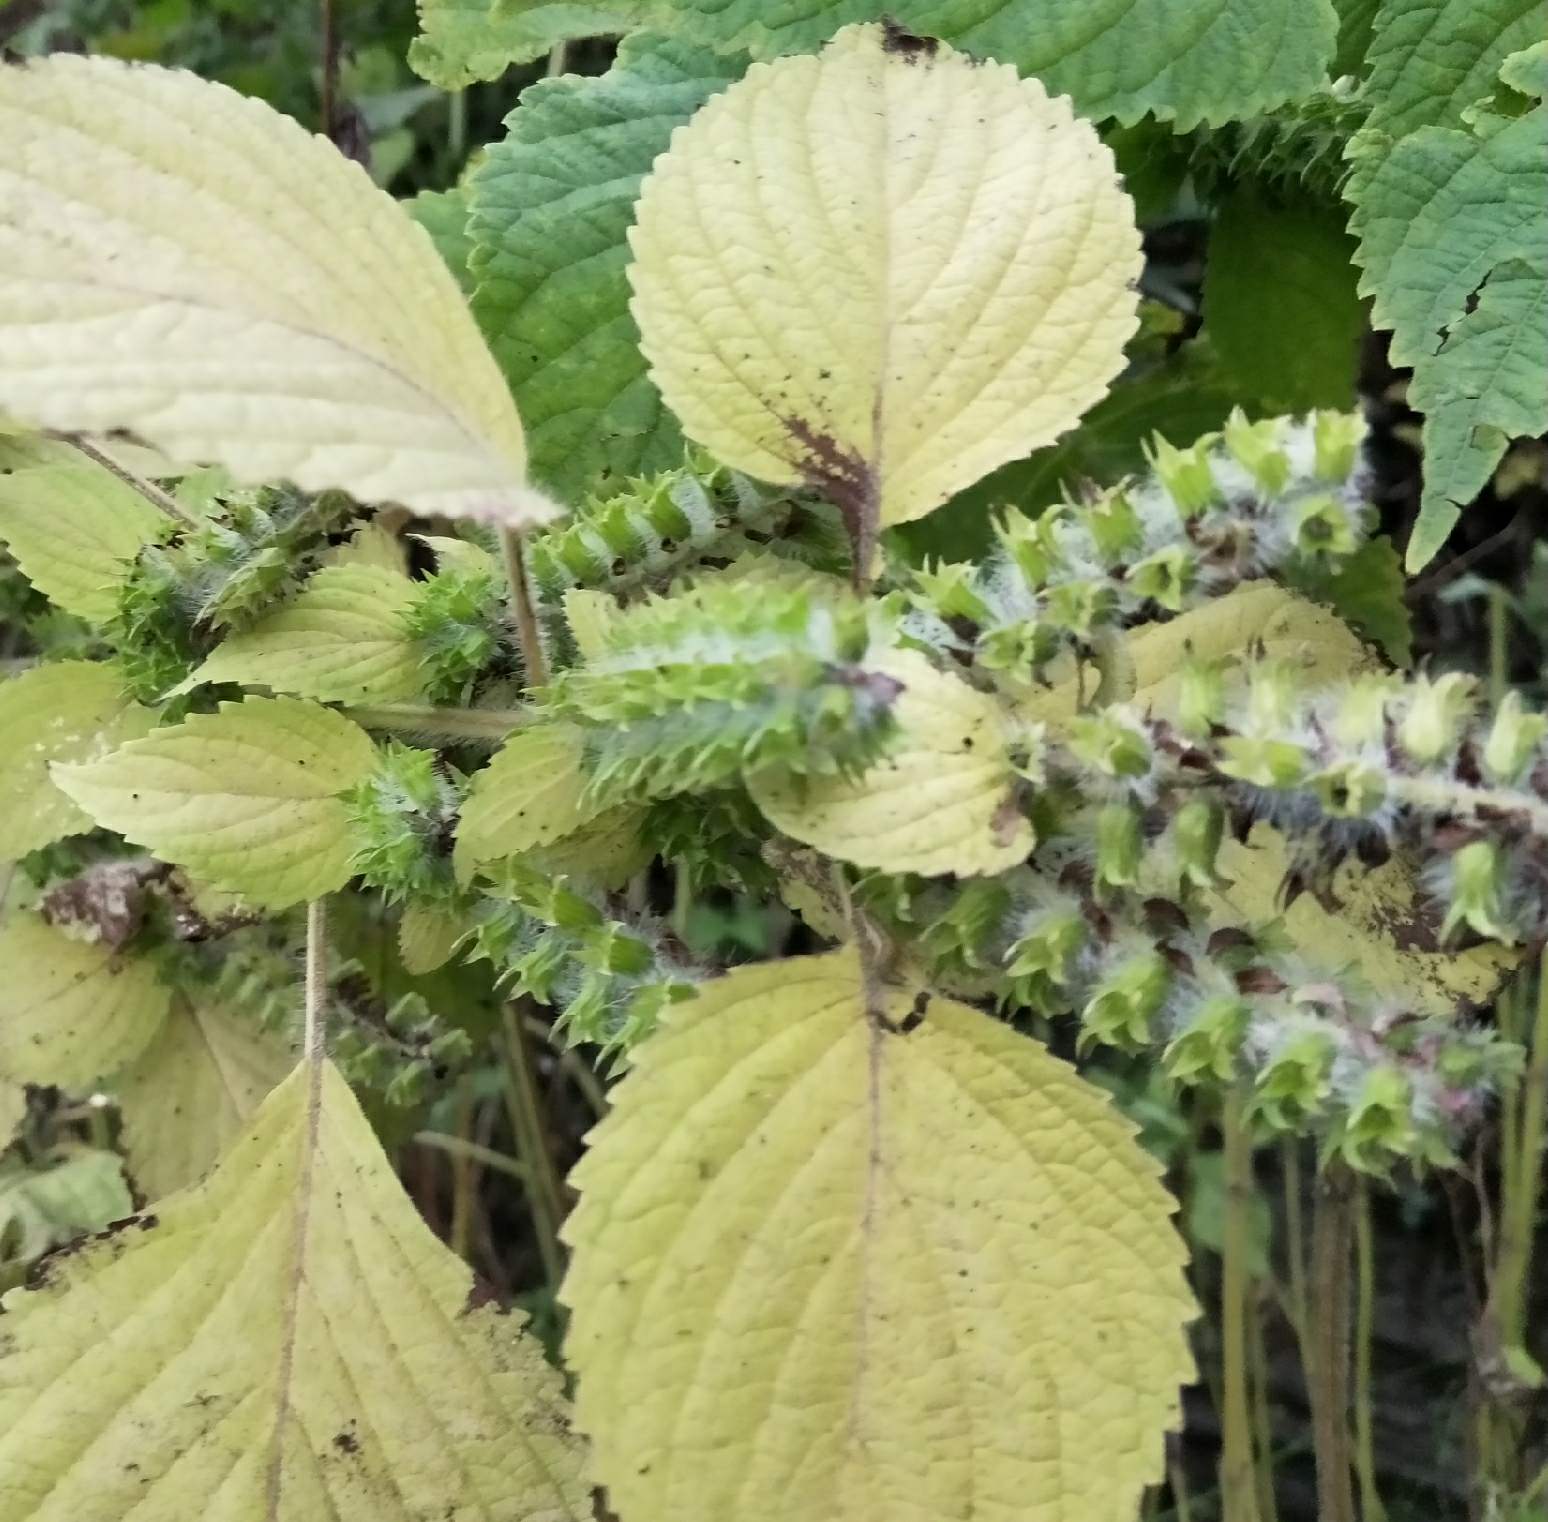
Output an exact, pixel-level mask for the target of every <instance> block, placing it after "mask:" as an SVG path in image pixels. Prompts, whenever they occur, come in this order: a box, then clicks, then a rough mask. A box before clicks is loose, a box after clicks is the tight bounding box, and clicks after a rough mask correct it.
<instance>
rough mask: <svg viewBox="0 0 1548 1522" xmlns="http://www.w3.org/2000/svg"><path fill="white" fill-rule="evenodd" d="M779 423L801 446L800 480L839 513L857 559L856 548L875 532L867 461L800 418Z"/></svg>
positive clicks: (871, 478)
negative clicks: (854, 547) (854, 548)
mask: <svg viewBox="0 0 1548 1522" xmlns="http://www.w3.org/2000/svg"><path fill="white" fill-rule="evenodd" d="M782 421H783V422H784V425H785V427H786V428H787V429H789V431H790V436H791V438H793V439H794V440H795V441H796V442H797V443H798V444H799V445H800V446H801V458H800V459H799V460H797V461H796V464H797V467H798V468H799V470H800V472H801V475H802V478H803V479H804V480H805V481H806V484H807V485H808V486H810V487H811V488H812V490H813V491H815V492H818V493H820V494H821V495H822V496H823V497H825V498H826V499H827V500H828V501H829V502H831V503H832V504H833V505H834V506H835V507H836V508H837V509H838V510H839V513H840V515H841V516H842V517H843V519H844V527H845V528H846V529H847V530H848V531H849V539H850V543H851V545H854V546H856V547H857V556H858V547H861V546H865V545H867V544H868V543H869V541H870V538H871V536H872V535H874V534H875V532H876V517H877V503H876V494H877V485H876V476H875V473H874V472H873V471H872V469H871V464H870V461H868V460H867V459H866V458H865V457H864V456H863V455H861V454H859V453H857V452H856V451H855V450H853V449H849V448H847V447H846V446H845V445H843V444H840V443H839V441H838V440H837V439H835V438H834V437H833V436H832V435H831V434H827V433H822V432H821V431H819V430H818V429H816V428H813V427H812V425H811V424H810V423H808V422H806V421H805V420H804V419H802V418H798V417H787V418H784V419H783V420H782Z"/></svg>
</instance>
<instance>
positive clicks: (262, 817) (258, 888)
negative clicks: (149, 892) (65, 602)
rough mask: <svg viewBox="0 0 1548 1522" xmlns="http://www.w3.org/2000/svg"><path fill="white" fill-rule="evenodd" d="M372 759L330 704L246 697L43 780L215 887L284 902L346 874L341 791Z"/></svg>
mask: <svg viewBox="0 0 1548 1522" xmlns="http://www.w3.org/2000/svg"><path fill="white" fill-rule="evenodd" d="M375 759H376V752H375V750H374V748H373V747H372V745H371V741H370V739H369V738H368V737H367V735H366V733H365V731H364V730H363V729H360V728H359V727H358V726H357V725H354V724H352V723H350V721H349V720H348V719H346V718H343V717H342V716H340V715H339V714H337V713H334V712H333V711H332V710H331V709H327V708H320V707H318V706H317V704H315V703H305V702H300V701H298V700H296V699H294V698H248V699H246V700H245V701H243V702H240V703H222V704H221V705H220V711H219V712H218V713H206V714H194V715H193V716H192V717H191V718H188V719H185V720H184V721H183V722H182V723H181V724H177V725H174V726H172V727H171V728H168V729H158V730H156V731H155V732H154V733H153V734H150V735H147V736H146V737H145V738H144V739H143V740H135V741H133V742H132V743H131V744H129V745H125V746H124V747H123V748H122V749H120V750H117V751H115V752H114V753H113V754H112V755H110V756H106V757H104V758H103V759H102V760H100V761H93V762H90V763H87V764H85V765H80V766H61V767H56V768H55V769H54V772H53V777H54V780H55V782H56V783H58V785H59V786H60V787H61V788H63V789H64V791H65V792H66V793H68V794H69V796H70V797H71V798H73V799H74V800H75V801H76V803H78V804H79V805H80V806H81V807H82V808H83V809H84V810H85V811H86V812H87V813H88V814H90V815H91V817H92V818H93V819H95V820H96V821H97V823H98V824H101V825H103V826H105V827H106V828H108V829H110V830H117V831H118V832H119V834H121V835H123V836H124V837H125V838H126V839H128V840H131V841H133V842H134V843H135V844H136V845H141V846H144V847H145V848H146V849H147V850H149V851H154V852H155V853H156V855H157V856H159V857H161V858H162V860H164V861H170V862H174V863H176V864H177V865H178V866H182V867H187V868H188V869H189V871H190V872H193V873H195V874H196V875H197V876H199V877H201V878H204V879H205V880H207V881H208V882H209V883H211V884H212V885H213V886H215V887H217V888H224V889H227V890H228V891H230V892H232V893H239V894H241V895H242V896H243V897H244V898H247V899H249V900H251V901H252V903H254V904H255V905H258V906H260V907H263V908H268V909H285V908H289V907H290V905H292V904H297V903H301V902H302V901H304V900H307V899H314V898H321V897H322V896H323V895H324V894H325V893H332V892H333V891H334V890H335V889H337V888H341V887H343V886H344V884H345V883H346V882H347V881H348V880H349V878H350V874H351V866H350V852H351V846H350V838H349V823H348V817H347V815H346V813H345V809H344V805H343V803H342V802H341V801H340V798H339V794H340V793H342V792H344V791H345V790H347V789H348V788H350V787H352V786H354V784H355V783H357V782H359V781H361V780H362V779H363V778H364V777H365V776H366V775H367V773H369V772H370V770H371V768H372V767H373V765H374V764H375Z"/></svg>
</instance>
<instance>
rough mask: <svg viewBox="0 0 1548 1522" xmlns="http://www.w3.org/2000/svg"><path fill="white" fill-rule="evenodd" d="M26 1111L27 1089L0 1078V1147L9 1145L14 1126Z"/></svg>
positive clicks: (19, 1122) (20, 1120) (18, 1123)
mask: <svg viewBox="0 0 1548 1522" xmlns="http://www.w3.org/2000/svg"><path fill="white" fill-rule="evenodd" d="M26 1113H27V1091H26V1089H24V1088H23V1087H22V1086H21V1084H19V1083H12V1082H11V1080H10V1079H9V1078H0V1149H3V1148H5V1147H8V1146H10V1144H11V1138H12V1137H13V1136H15V1135H16V1128H17V1127H18V1126H19V1125H20V1124H21V1123H22V1117H23V1116H24V1115H25V1114H26Z"/></svg>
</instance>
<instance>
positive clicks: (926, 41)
mask: <svg viewBox="0 0 1548 1522" xmlns="http://www.w3.org/2000/svg"><path fill="white" fill-rule="evenodd" d="M939 48H940V43H939V42H938V41H937V40H936V39H935V38H934V37H921V36H920V35H919V33H918V32H911V31H909V29H908V28H907V27H906V26H903V25H902V24H901V23H899V22H897V21H894V20H893V19H892V17H891V16H886V17H883V19H882V51H883V52H884V53H892V54H894V55H895V56H897V57H899V58H906V59H908V60H909V61H910V62H914V61H915V60H917V59H920V58H934V57H935V55H936V52H937V51H938V50H939Z"/></svg>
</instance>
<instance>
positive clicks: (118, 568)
mask: <svg viewBox="0 0 1548 1522" xmlns="http://www.w3.org/2000/svg"><path fill="white" fill-rule="evenodd" d="M0 363H3V362H0ZM170 527H171V520H170V519H169V518H168V517H167V515H166V514H165V513H164V512H162V511H161V509H160V508H158V507H156V506H155V505H153V504H152V503H151V502H149V501H147V500H146V498H145V497H144V496H143V495H142V494H141V493H140V492H138V491H136V490H135V489H134V488H133V487H132V486H129V485H126V484H125V483H124V482H123V481H120V480H119V479H118V477H117V476H115V475H114V474H113V473H112V472H111V471H110V470H107V469H106V468H105V467H103V466H101V465H96V464H93V463H92V462H91V461H90V460H88V459H87V458H86V456H85V455H83V454H81V453H80V451H79V450H76V449H73V448H71V447H70V446H69V445H68V444H60V443H55V442H52V441H50V440H46V439H28V440H25V441H13V440H9V439H4V438H0V541H4V543H5V544H6V545H7V546H8V548H9V549H10V551H11V554H12V555H13V556H14V557H15V560H16V563H17V565H19V566H20V567H21V568H22V574H23V575H25V576H26V578H27V580H28V581H30V582H31V583H32V584H33V586H35V587H36V588H37V589H38V591H40V592H41V593H42V594H43V595H44V596H45V597H46V598H48V600H49V601H50V602H51V603H53V605H54V606H55V607H56V608H59V609H61V610H62V611H63V612H65V613H73V614H75V616H76V617H77V618H84V619H86V620H87V621H88V622H91V623H103V622H105V621H106V620H107V619H109V618H111V617H112V616H113V613H114V611H115V610H116V609H117V607H118V589H119V587H120V586H122V585H123V583H124V581H125V580H127V578H128V575H129V568H130V566H131V565H132V564H133V561H134V557H135V556H136V555H137V554H138V553H139V552H140V550H141V549H142V548H143V547H144V546H145V545H147V544H149V543H151V541H152V540H155V539H158V538H160V537H161V536H162V534H164V533H165V532H166V530H167V529H168V528H170Z"/></svg>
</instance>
